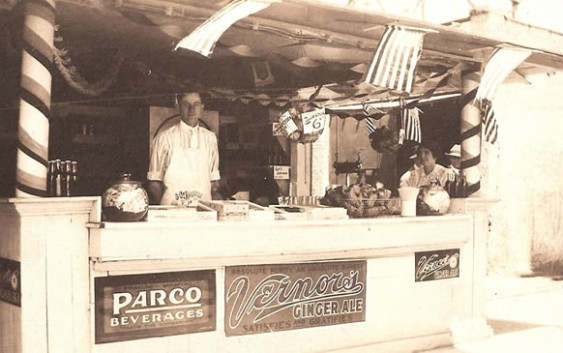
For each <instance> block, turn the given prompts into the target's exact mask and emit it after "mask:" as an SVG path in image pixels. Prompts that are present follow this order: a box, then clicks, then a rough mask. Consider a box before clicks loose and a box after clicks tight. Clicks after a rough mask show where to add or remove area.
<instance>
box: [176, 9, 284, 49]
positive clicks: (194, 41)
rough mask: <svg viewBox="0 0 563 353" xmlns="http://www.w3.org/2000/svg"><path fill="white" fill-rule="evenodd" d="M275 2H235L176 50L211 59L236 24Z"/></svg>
mask: <svg viewBox="0 0 563 353" xmlns="http://www.w3.org/2000/svg"><path fill="white" fill-rule="evenodd" d="M273 1H275V0H235V1H232V2H230V3H229V4H228V5H227V6H225V7H223V8H222V9H221V10H219V11H218V12H217V13H215V14H214V15H213V16H211V17H210V18H208V19H207V20H206V21H205V22H203V23H202V24H201V25H200V26H199V27H197V28H196V29H195V30H194V31H193V32H192V33H190V34H189V35H188V36H187V37H185V38H184V39H182V40H181V41H180V42H179V43H178V44H177V45H176V48H174V50H178V48H184V49H188V50H192V51H195V52H198V53H200V54H201V55H203V56H206V57H209V55H211V54H212V53H213V50H214V49H215V45H216V44H217V42H218V41H219V38H221V36H222V35H223V33H224V32H225V31H226V30H227V29H228V28H229V27H231V26H232V25H233V24H234V23H235V22H237V21H239V20H241V19H243V18H245V17H247V16H250V15H252V14H254V13H256V12H258V11H261V10H263V9H265V8H267V7H268V6H270V4H271V3H272V2H273Z"/></svg>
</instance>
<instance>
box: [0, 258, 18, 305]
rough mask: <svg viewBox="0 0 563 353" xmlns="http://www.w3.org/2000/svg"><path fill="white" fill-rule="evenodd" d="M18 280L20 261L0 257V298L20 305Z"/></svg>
mask: <svg viewBox="0 0 563 353" xmlns="http://www.w3.org/2000/svg"><path fill="white" fill-rule="evenodd" d="M20 280H21V277H20V263H19V262H18V261H14V260H10V259H6V258H3V257H0V300H2V301H5V302H6V303H10V304H14V305H16V306H20V307H21V305H22V304H21V299H22V293H21V282H20Z"/></svg>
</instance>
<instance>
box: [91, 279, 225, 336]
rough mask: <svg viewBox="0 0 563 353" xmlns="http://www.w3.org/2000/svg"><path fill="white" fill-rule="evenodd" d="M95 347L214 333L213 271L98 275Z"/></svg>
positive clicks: (96, 282) (96, 284) (96, 281)
mask: <svg viewBox="0 0 563 353" xmlns="http://www.w3.org/2000/svg"><path fill="white" fill-rule="evenodd" d="M95 291H96V343H104V342H114V341H123V340H130V339H136V338H146V337H155V336H167V335H175V334H182V333H191V332H202V331H212V330H215V321H216V316H215V272H214V271H192V272H170V273H155V274H144V275H128V276H115V277H98V278H96V279H95Z"/></svg>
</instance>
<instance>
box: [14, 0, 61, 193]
mask: <svg viewBox="0 0 563 353" xmlns="http://www.w3.org/2000/svg"><path fill="white" fill-rule="evenodd" d="M24 1H25V3H24V24H23V54H22V68H21V81H20V85H21V87H20V88H21V92H20V113H19V122H18V147H17V152H16V153H17V164H16V197H36V196H46V194H47V192H46V191H47V160H48V148H49V115H50V110H51V72H52V67H53V38H54V34H55V0H24Z"/></svg>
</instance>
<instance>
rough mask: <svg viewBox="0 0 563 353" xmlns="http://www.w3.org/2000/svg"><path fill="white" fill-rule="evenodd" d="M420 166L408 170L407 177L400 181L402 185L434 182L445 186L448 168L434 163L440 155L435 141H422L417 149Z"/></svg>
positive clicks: (419, 184) (421, 184)
mask: <svg viewBox="0 0 563 353" xmlns="http://www.w3.org/2000/svg"><path fill="white" fill-rule="evenodd" d="M417 155H418V156H419V158H420V161H421V164H422V168H419V169H416V170H413V171H411V172H410V175H409V176H408V179H406V180H405V181H402V182H401V185H400V186H401V187H403V186H416V187H420V186H424V185H432V184H436V185H439V186H445V185H446V181H447V180H448V168H446V167H444V166H441V165H439V164H436V160H437V159H438V157H439V156H440V146H439V145H438V143H437V142H436V141H423V142H422V143H421V144H420V146H419V147H418V150H417Z"/></svg>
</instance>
